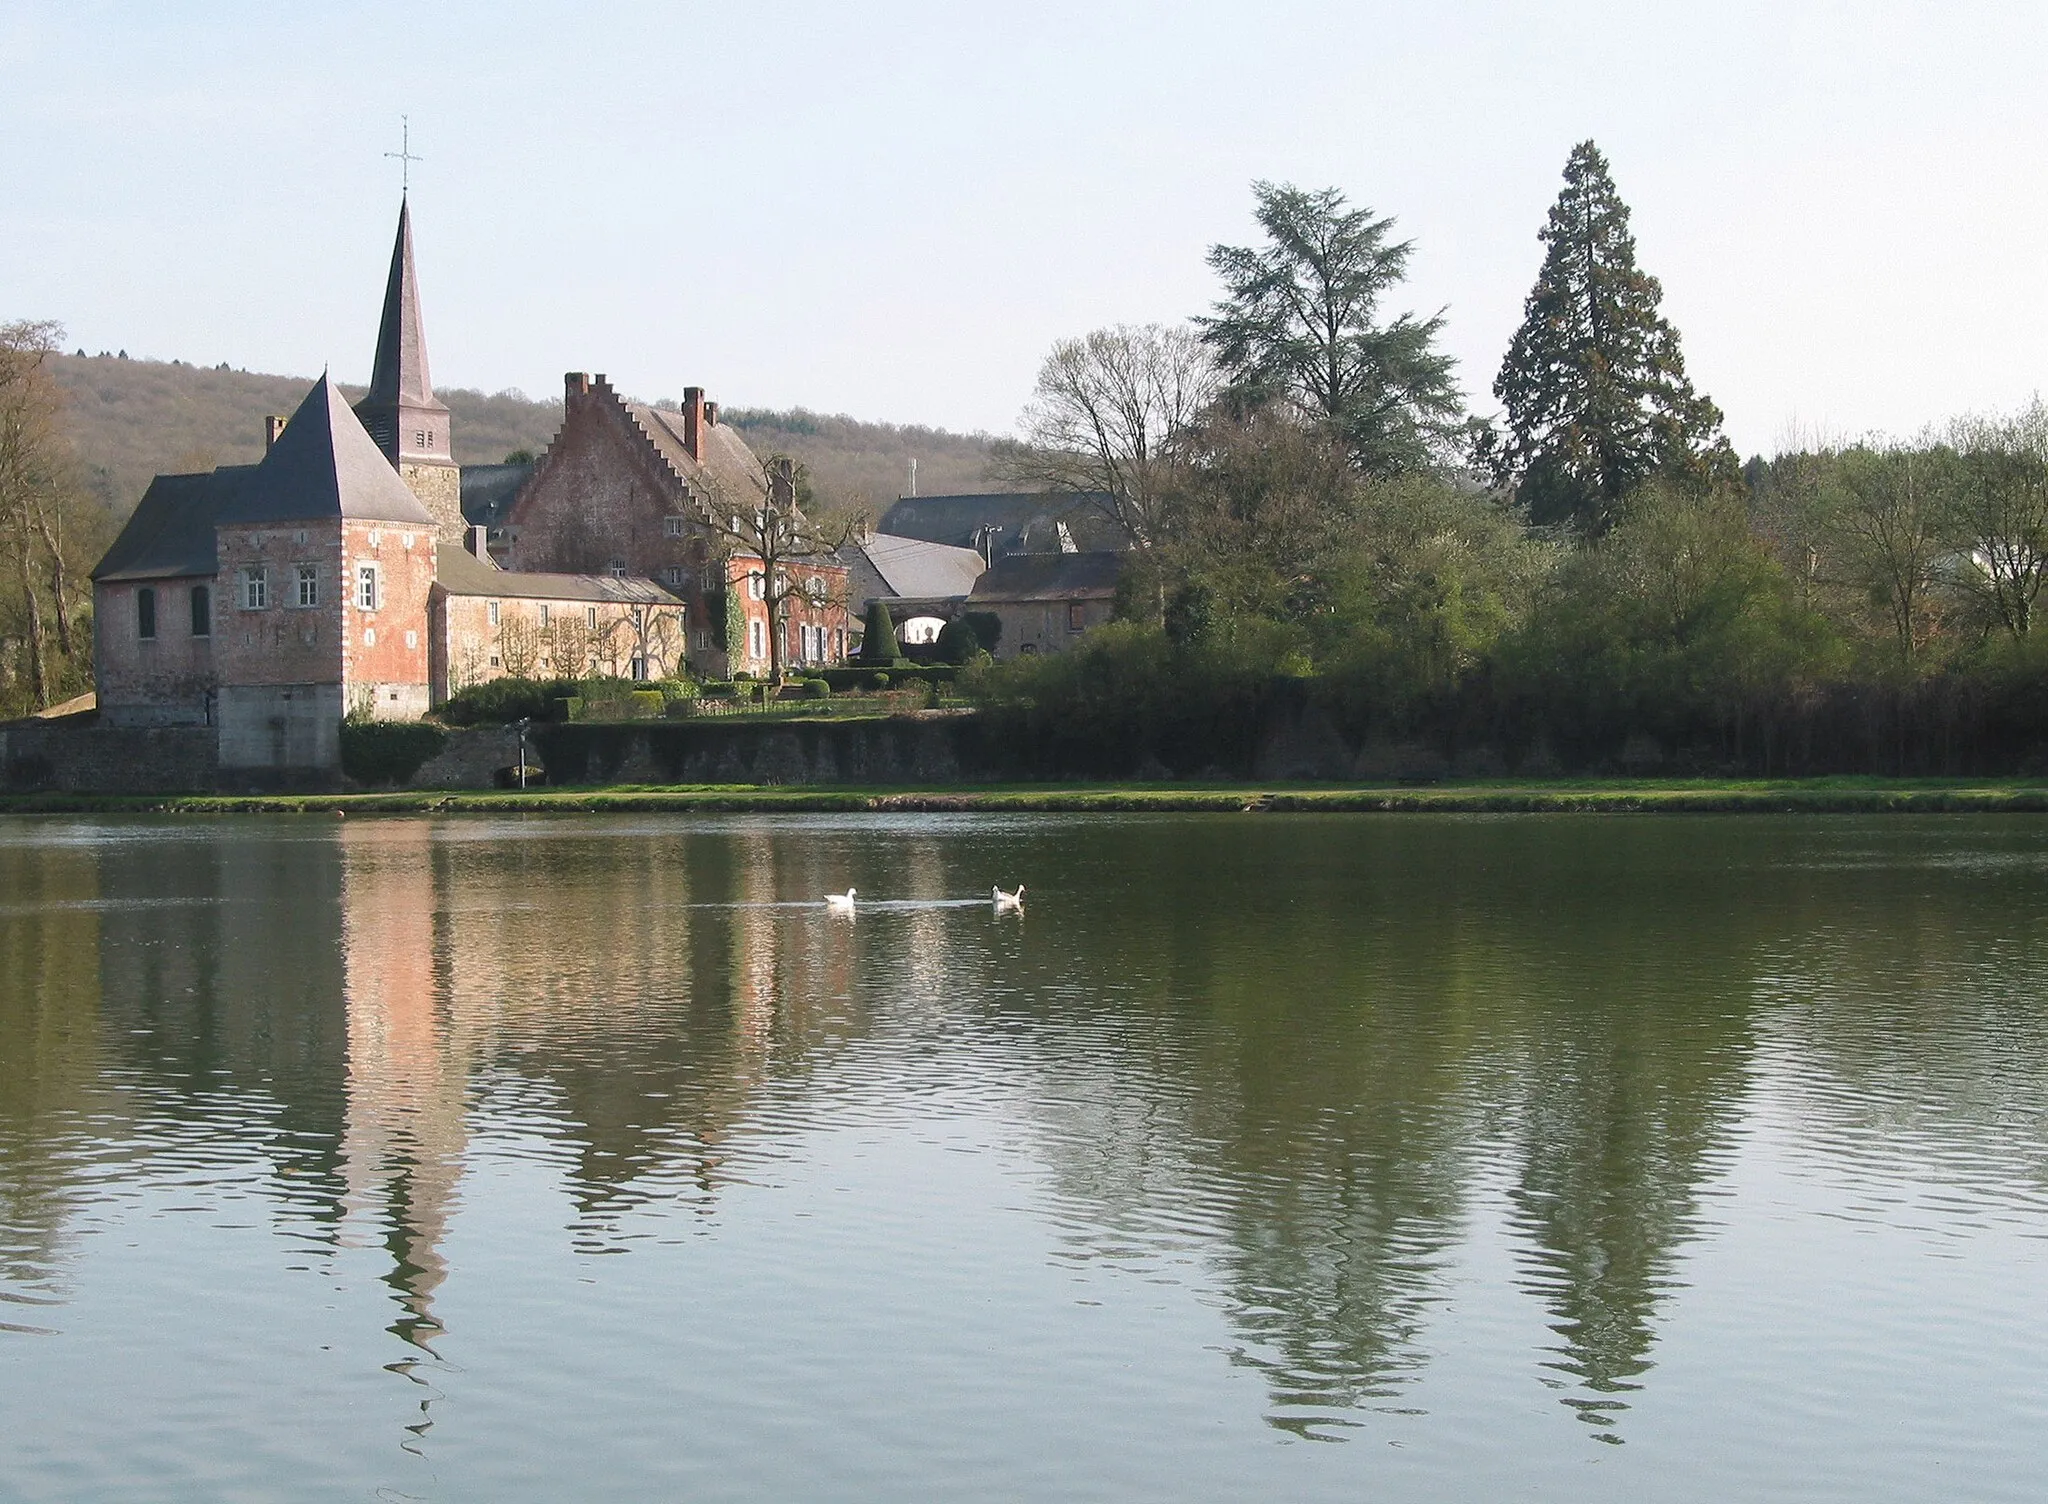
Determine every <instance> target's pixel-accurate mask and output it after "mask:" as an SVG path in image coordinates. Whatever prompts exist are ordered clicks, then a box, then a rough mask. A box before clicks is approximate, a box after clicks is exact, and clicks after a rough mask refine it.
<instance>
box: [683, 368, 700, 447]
mask: <svg viewBox="0 0 2048 1504" xmlns="http://www.w3.org/2000/svg"><path fill="white" fill-rule="evenodd" d="M683 448H685V449H687V450H689V451H690V458H691V459H693V460H702V459H703V458H704V388H702V387H701V386H686V387H684V388H683Z"/></svg>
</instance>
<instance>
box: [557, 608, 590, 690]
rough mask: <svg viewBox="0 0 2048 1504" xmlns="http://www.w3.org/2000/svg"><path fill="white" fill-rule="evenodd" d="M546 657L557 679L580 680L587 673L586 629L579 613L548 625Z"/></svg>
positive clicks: (587, 640) (588, 654) (587, 636)
mask: <svg viewBox="0 0 2048 1504" xmlns="http://www.w3.org/2000/svg"><path fill="white" fill-rule="evenodd" d="M547 654H548V665H549V667H550V668H551V669H552V670H553V671H554V673H555V675H556V677H558V678H563V679H580V678H582V677H583V676H584V675H585V674H587V673H589V672H590V660H591V633H590V627H589V626H588V624H586V623H585V621H584V619H583V617H582V615H581V614H580V613H577V612H573V611H572V612H567V613H564V614H562V615H559V616H557V617H556V618H555V619H554V620H553V621H552V622H550V623H549V624H548V638H547Z"/></svg>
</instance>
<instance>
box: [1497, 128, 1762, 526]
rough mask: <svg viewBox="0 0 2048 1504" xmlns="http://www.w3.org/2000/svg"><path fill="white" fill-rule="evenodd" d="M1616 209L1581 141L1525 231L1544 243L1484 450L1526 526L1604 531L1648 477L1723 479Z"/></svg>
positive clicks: (1594, 154) (1699, 405)
mask: <svg viewBox="0 0 2048 1504" xmlns="http://www.w3.org/2000/svg"><path fill="white" fill-rule="evenodd" d="M1628 218H1629V215H1628V206H1627V205H1626V204H1624V203H1623V202H1622V201H1621V199H1620V197H1619V196H1618V195H1617V194H1616V193H1615V191H1614V179H1613V178H1612V177H1610V176H1609V175H1608V171H1607V159H1606V158H1605V157H1603V156H1601V154H1600V151H1599V148H1598V147H1596V146H1594V144H1593V143H1592V142H1591V141H1582V142H1580V143H1579V145H1578V146H1576V147H1574V148H1573V149H1572V155H1571V160H1570V161H1569V162H1568V163H1566V164H1565V170H1564V191H1563V192H1562V193H1560V194H1559V195H1558V198H1557V202H1556V203H1555V204H1554V205H1552V206H1551V210H1550V222H1549V223H1548V224H1547V225H1545V226H1544V228H1543V230H1542V232H1541V234H1540V235H1539V236H1538V237H1537V238H1538V239H1540V240H1542V241H1543V242H1544V244H1545V245H1546V246H1548V247H1549V249H1548V251H1547V252H1546V253H1545V255H1544V258H1543V270H1542V271H1541V272H1539V273H1538V274H1537V277H1536V286H1535V288H1534V290H1533V291H1531V292H1530V294H1529V299H1528V302H1527V303H1526V304H1524V307H1523V319H1522V327H1521V328H1520V329H1518V330H1517V331H1515V337H1514V340H1513V342H1512V343H1510V344H1509V346H1508V353H1507V359H1506V360H1505V361H1503V362H1502V363H1501V368H1500V376H1499V377H1498V378H1497V379H1496V380H1495V381H1494V383H1493V393H1494V395H1495V396H1496V397H1498V398H1499V399H1500V400H1501V403H1502V405H1503V406H1504V407H1505V408H1506V409H1507V414H1506V423H1507V433H1506V435H1505V437H1504V439H1503V440H1502V441H1500V442H1498V443H1497V444H1495V445H1494V446H1492V448H1491V452H1490V453H1489V455H1488V456H1487V457H1488V458H1489V459H1490V460H1491V462H1492V464H1493V468H1494V470H1495V478H1496V479H1497V480H1499V481H1500V482H1501V483H1502V484H1514V485H1516V486H1517V488H1518V495H1519V496H1520V498H1521V499H1522V500H1523V501H1524V502H1525V503H1526V504H1527V506H1528V508H1529V514H1530V516H1531V518H1532V519H1534V520H1535V521H1537V522H1566V521H1569V522H1575V523H1577V524H1578V525H1579V526H1580V527H1581V528H1583V529H1584V530H1586V531H1587V532H1592V533H1598V532H1602V531H1604V530H1605V529H1606V528H1607V527H1608V526H1609V525H1610V524H1611V523H1612V522H1613V521H1614V519H1615V517H1616V516H1617V514H1618V512H1619V509H1620V507H1621V504H1622V502H1623V501H1624V500H1625V499H1626V498H1627V497H1628V495H1629V494H1630V493H1631V492H1633V491H1634V490H1636V489H1637V488H1638V487H1640V486H1641V485H1642V484H1643V483H1644V482H1645V481H1647V480H1649V479H1650V478H1651V477H1652V476H1655V475H1660V474H1661V475H1665V476H1668V477H1670V478H1673V479H1680V480H1683V479H1688V478H1690V479H1694V480H1701V481H1704V480H1708V479H1717V478H1721V477H1722V476H1728V477H1732V476H1733V473H1734V468H1735V460H1734V454H1733V451H1731V450H1730V449H1729V447H1728V441H1727V440H1726V439H1724V438H1722V437H1721V411H1720V409H1719V408H1717V407H1715V406H1714V404H1713V403H1712V402H1710V401H1708V400H1707V399H1706V398H1705V397H1702V396H1700V395H1699V394H1698V393H1697V392H1695V391H1694V390H1693V389H1692V383H1691V382H1690V381H1688V380H1687V379H1686V375H1685V357H1684V356H1683V355H1682V354H1681V353H1680V352H1679V348H1678V331H1677V330H1676V329H1673V328H1672V327H1671V325H1670V324H1668V323H1667V322H1665V320H1664V318H1663V316H1662V315H1661V314H1660V313H1659V312H1658V304H1659V303H1660V302H1661V300H1662V299H1663V296H1664V289H1663V287H1662V286H1661V285H1660V284H1659V283H1658V281H1657V279H1656V278H1655V277H1652V276H1649V275H1648V274H1646V273H1645V272H1643V271H1641V270H1640V269H1639V268H1638V267H1637V266H1636V242H1635V237H1634V236H1633V235H1631V234H1630V233H1629V228H1628Z"/></svg>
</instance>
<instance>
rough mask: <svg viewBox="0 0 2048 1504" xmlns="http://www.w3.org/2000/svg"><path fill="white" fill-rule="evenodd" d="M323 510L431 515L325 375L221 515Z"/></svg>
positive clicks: (276, 516) (277, 515)
mask: <svg viewBox="0 0 2048 1504" xmlns="http://www.w3.org/2000/svg"><path fill="white" fill-rule="evenodd" d="M322 517H348V518H356V519H361V520H365V521H375V522H397V523H409V524H412V525H413V526H416V527H419V528H422V529H429V530H430V529H432V528H433V526H434V518H433V516H432V514H430V513H429V512H428V511H427V509H426V508H425V507H424V506H422V505H420V500H419V498H418V497H417V496H415V495H413V494H412V492H411V491H410V490H409V489H407V487H406V484H405V482H404V481H402V480H400V479H399V478H398V472H397V471H396V470H393V469H392V468H391V462H390V461H389V460H387V459H386V458H385V457H384V454H383V452H382V451H381V450H379V449H378V447H377V445H376V444H375V443H374V442H373V441H372V440H371V438H370V435H369V434H368V433H367V432H365V431H364V428H363V425H362V424H361V423H360V422H358V421H357V420H356V415H355V414H354V413H353V412H351V411H350V410H349V407H348V404H347V403H345V402H343V401H342V400H341V393H340V392H339V391H337V390H336V389H335V387H334V384H333V383H332V382H331V381H329V380H328V379H327V378H326V377H325V376H322V377H321V378H320V379H319V380H318V381H317V382H315V383H314V384H313V389H312V391H310V392H308V393H307V394H306V400H305V401H303V402H301V403H300V404H299V410H298V411H297V412H295V413H293V414H292V416H291V421H290V422H289V423H287V424H286V425H285V430H284V433H283V434H282V435H281V436H280V437H279V438H278V441H277V442H276V443H275V444H273V445H272V446H271V449H270V453H268V454H266V455H265V456H264V457H263V462H262V463H261V464H260V465H257V466H256V467H255V469H254V470H253V471H252V472H251V474H250V475H249V477H248V479H247V482H246V483H245V484H244V485H242V486H240V487H239V488H238V494H237V495H236V497H235V499H234V501H233V503H232V504H231V505H229V506H228V507H227V508H225V509H224V511H223V513H222V515H221V516H220V519H219V520H220V521H221V522H223V523H251V522H300V521H307V520H310V519H314V518H322Z"/></svg>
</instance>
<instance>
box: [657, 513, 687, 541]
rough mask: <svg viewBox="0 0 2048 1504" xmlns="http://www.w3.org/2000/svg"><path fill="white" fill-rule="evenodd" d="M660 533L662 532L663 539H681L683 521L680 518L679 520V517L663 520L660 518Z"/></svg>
mask: <svg viewBox="0 0 2048 1504" xmlns="http://www.w3.org/2000/svg"><path fill="white" fill-rule="evenodd" d="M661 532H662V536H663V537H666V538H680V537H682V536H683V519H682V518H680V517H664V518H662V519H661Z"/></svg>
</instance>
